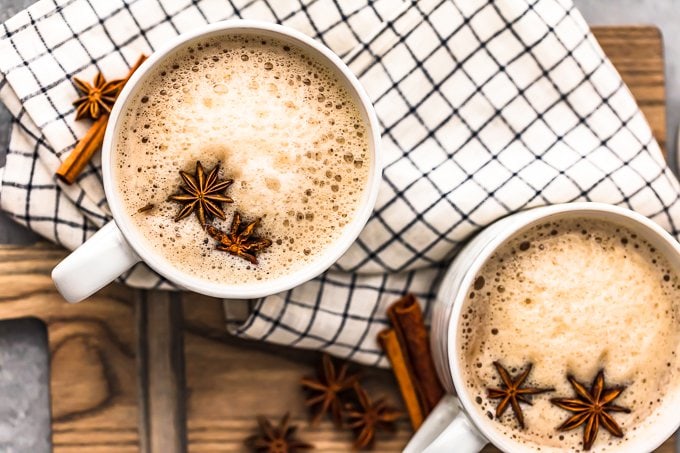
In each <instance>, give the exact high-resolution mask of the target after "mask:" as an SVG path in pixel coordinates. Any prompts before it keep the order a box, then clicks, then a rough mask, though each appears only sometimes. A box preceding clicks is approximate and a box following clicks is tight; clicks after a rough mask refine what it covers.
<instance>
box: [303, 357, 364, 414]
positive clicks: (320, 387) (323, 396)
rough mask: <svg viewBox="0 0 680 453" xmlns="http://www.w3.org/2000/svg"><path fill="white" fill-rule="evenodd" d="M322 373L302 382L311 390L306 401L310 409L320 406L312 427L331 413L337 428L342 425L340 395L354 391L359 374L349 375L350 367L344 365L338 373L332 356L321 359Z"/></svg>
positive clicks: (306, 378) (305, 378) (304, 386)
mask: <svg viewBox="0 0 680 453" xmlns="http://www.w3.org/2000/svg"><path fill="white" fill-rule="evenodd" d="M321 364H322V367H321V372H320V373H318V374H317V377H316V378H311V377H304V378H302V379H301V380H300V384H302V387H303V388H305V389H307V390H309V391H310V393H311V396H310V397H309V398H307V400H305V404H306V405H307V406H309V407H314V406H318V410H317V411H316V414H315V415H314V417H313V418H312V425H316V424H317V423H318V422H319V420H321V417H323V416H324V414H326V413H327V412H329V411H330V413H331V416H332V417H333V422H334V423H335V426H340V425H342V401H341V400H340V394H341V393H343V392H345V391H347V390H350V389H352V387H353V386H354V383H355V382H356V381H357V378H358V375H357V374H348V373H347V370H348V365H347V363H343V364H342V366H340V369H339V370H337V371H336V368H335V365H334V364H333V361H332V360H331V356H329V355H328V354H324V355H323V357H322V359H321Z"/></svg>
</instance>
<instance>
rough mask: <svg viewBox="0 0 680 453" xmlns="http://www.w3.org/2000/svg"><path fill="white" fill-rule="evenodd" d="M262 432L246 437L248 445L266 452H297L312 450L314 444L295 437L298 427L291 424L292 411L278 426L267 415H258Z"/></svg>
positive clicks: (258, 450)
mask: <svg viewBox="0 0 680 453" xmlns="http://www.w3.org/2000/svg"><path fill="white" fill-rule="evenodd" d="M257 423H258V424H259V425H260V433H259V434H255V435H253V436H250V437H249V438H248V439H246V442H245V443H246V446H248V447H250V448H251V449H252V450H254V451H257V452H265V453H295V452H298V451H302V450H311V449H312V448H314V446H313V445H311V444H309V443H307V442H303V441H302V440H300V439H298V438H296V437H295V431H296V430H297V427H296V426H294V425H291V424H290V413H287V414H286V415H284V416H283V418H282V419H281V421H280V422H279V424H278V426H274V425H272V423H271V422H270V421H269V420H268V419H266V418H265V417H258V418H257Z"/></svg>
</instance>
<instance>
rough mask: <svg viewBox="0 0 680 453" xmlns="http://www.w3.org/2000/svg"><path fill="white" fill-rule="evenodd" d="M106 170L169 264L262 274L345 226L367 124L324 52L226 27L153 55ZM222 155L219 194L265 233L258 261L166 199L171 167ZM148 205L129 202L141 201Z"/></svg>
mask: <svg viewBox="0 0 680 453" xmlns="http://www.w3.org/2000/svg"><path fill="white" fill-rule="evenodd" d="M121 130H122V131H123V133H122V134H121V136H122V137H121V138H120V141H119V142H118V144H117V148H116V153H115V161H114V166H115V181H116V184H117V189H118V190H119V192H120V193H121V194H122V198H123V201H124V204H125V206H126V210H127V213H128V215H129V216H130V217H131V219H132V220H133V222H134V224H135V225H136V227H137V228H138V229H139V230H140V232H141V233H142V235H143V236H144V237H145V238H146V239H147V240H148V241H149V242H150V243H151V244H152V246H153V247H154V249H155V250H157V251H158V253H160V254H162V255H163V257H164V258H166V259H167V260H168V261H169V262H170V263H172V264H173V265H174V266H176V267H177V268H179V269H181V270H183V271H185V272H188V273H190V274H193V275H195V276H198V277H201V278H204V279H207V280H211V281H217V282H227V283H230V284H239V283H247V282H253V281H257V280H268V279H273V278H276V277H280V276H282V275H286V274H288V273H290V272H291V271H294V270H296V269H299V268H300V267H302V266H304V265H305V264H307V263H309V262H310V261H311V260H313V259H314V258H315V257H317V256H318V255H319V254H320V253H322V252H323V251H324V249H325V248H326V247H328V246H329V245H330V244H331V243H333V241H335V240H336V239H337V238H338V237H339V236H340V235H341V233H342V231H343V227H345V225H347V224H348V223H349V222H351V220H352V219H353V216H354V214H355V211H356V210H357V209H358V207H359V206H360V203H361V200H362V195H363V192H364V188H365V186H366V184H367V180H368V171H369V168H370V162H369V161H368V159H370V155H369V151H368V146H369V145H368V137H367V136H368V132H367V130H366V125H365V124H364V122H363V120H362V118H361V113H360V110H359V108H358V106H357V104H356V103H355V102H354V100H353V99H352V97H351V96H350V94H349V92H348V91H347V89H346V87H345V86H343V83H342V82H341V81H340V80H339V79H338V77H337V76H336V75H335V73H334V71H333V70H332V69H331V68H330V67H329V66H327V65H326V64H325V63H322V62H320V61H317V60H315V59H313V58H311V57H310V56H308V55H307V54H306V53H304V51H303V50H301V49H298V48H296V47H294V46H289V45H287V44H283V43H281V42H278V41H276V40H273V39H270V38H261V37H257V36H247V35H242V36H241V35H231V36H225V37H220V38H211V39H207V40H203V41H201V42H200V43H197V44H196V43H194V44H193V45H192V46H190V47H187V48H185V49H183V50H181V51H179V52H178V53H176V54H173V56H172V57H171V58H170V59H169V60H168V61H166V62H164V64H161V65H160V67H158V68H157V69H156V70H155V72H154V73H153V74H151V75H150V77H149V78H148V79H147V80H146V81H145V86H144V87H143V89H142V90H141V92H139V93H138V94H137V96H136V98H135V99H134V100H133V102H132V104H131V108H130V109H128V113H127V114H126V116H125V118H124V122H123V124H122V129H121ZM197 160H200V161H201V163H202V164H203V166H204V167H205V168H206V170H208V171H209V170H210V169H211V168H212V167H213V166H214V165H215V164H216V163H218V162H219V163H220V164H221V170H220V177H221V178H222V179H226V178H231V179H234V183H233V184H232V186H231V187H230V188H229V189H227V192H226V193H227V195H228V196H230V197H232V198H233V199H234V201H235V202H234V203H233V204H225V205H224V211H225V214H226V217H227V220H226V221H222V220H219V219H215V222H214V225H215V226H217V227H218V228H221V229H223V230H225V231H226V230H228V229H229V226H230V224H231V218H232V215H233V213H234V211H239V212H240V213H241V215H242V217H243V218H244V221H252V220H254V219H256V218H261V223H260V227H259V228H258V230H257V233H258V235H259V236H266V237H268V238H269V239H271V240H272V242H273V244H272V246H271V247H269V248H268V249H267V250H266V251H264V252H262V253H261V254H260V255H259V256H258V261H259V264H258V265H257V266H253V265H251V264H250V263H249V262H247V261H245V260H243V259H241V258H237V257H234V256H231V255H229V254H227V253H225V252H221V251H217V250H215V241H214V240H212V239H209V238H208V235H207V234H206V233H205V232H204V231H203V229H202V228H201V226H200V225H199V222H198V221H197V220H196V218H195V216H194V215H193V214H192V216H191V217H188V218H186V219H184V220H181V221H179V222H174V220H173V219H174V217H175V215H176V214H177V212H178V211H179V209H180V205H178V204H177V203H173V202H169V201H167V200H166V199H167V197H168V196H169V195H171V194H174V193H178V192H179V190H178V189H179V187H180V185H181V184H182V181H181V179H180V177H179V173H178V171H179V170H184V171H187V172H189V173H191V174H193V173H194V168H195V163H196V161H197ZM149 203H151V204H153V205H154V208H153V209H151V210H149V211H145V212H138V211H139V209H140V208H142V207H143V206H145V205H147V204H149Z"/></svg>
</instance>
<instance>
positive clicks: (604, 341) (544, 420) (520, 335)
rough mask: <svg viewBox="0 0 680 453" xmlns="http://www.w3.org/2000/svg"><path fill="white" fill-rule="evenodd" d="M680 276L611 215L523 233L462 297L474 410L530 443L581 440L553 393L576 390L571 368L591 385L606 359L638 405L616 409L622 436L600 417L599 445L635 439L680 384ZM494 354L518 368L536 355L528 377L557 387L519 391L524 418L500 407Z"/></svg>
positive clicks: (577, 444) (608, 370)
mask: <svg viewBox="0 0 680 453" xmlns="http://www.w3.org/2000/svg"><path fill="white" fill-rule="evenodd" d="M679 284H680V282H679V280H678V275H676V273H674V272H673V270H672V269H671V266H670V264H669V262H668V260H667V259H666V258H665V257H664V256H663V255H662V254H661V253H660V252H659V251H658V250H656V249H655V247H654V246H653V245H652V244H650V243H648V242H647V241H646V240H645V238H643V237H639V236H638V235H636V234H635V233H634V232H632V231H630V230H628V229H626V228H624V227H621V226H618V225H615V224H612V223H608V222H604V221H599V220H592V219H585V218H582V219H574V220H558V221H555V222H550V223H544V224H541V225H537V226H533V227H531V228H530V229H528V230H526V231H524V232H522V233H519V234H518V236H516V237H514V238H513V239H511V240H510V241H508V242H507V243H506V244H505V245H503V246H502V247H501V248H499V250H498V251H497V252H496V253H495V254H494V255H493V256H492V257H491V258H490V259H489V260H488V262H487V264H485V265H484V267H483V268H482V270H481V272H480V273H479V274H478V276H477V278H476V281H475V283H474V285H473V288H471V289H470V292H469V294H468V295H467V300H466V302H465V305H464V306H463V312H462V313H463V315H462V318H461V325H460V326H459V330H458V331H459V333H458V335H459V344H460V345H461V346H460V348H459V351H458V352H457V353H458V354H459V357H460V360H461V364H462V366H463V373H462V375H463V379H464V382H465V385H466V387H467V391H468V392H469V393H470V395H471V396H472V400H473V401H475V403H474V404H475V406H476V408H477V410H478V411H479V412H480V413H481V414H482V415H483V416H485V417H488V418H489V419H491V420H493V421H492V423H494V424H495V425H496V428H497V429H499V430H500V431H501V432H502V433H504V434H505V435H507V436H509V437H511V438H513V439H515V440H516V441H518V442H520V443H522V444H523V445H524V446H525V447H526V449H527V451H552V450H551V448H554V449H560V450H564V451H581V450H582V449H583V444H582V440H583V426H581V427H579V428H577V429H575V430H573V431H568V432H558V431H557V430H556V428H557V427H559V426H560V425H561V424H562V423H563V422H564V421H565V420H567V418H569V417H570V416H572V415H574V414H573V413H571V412H568V411H566V410H563V409H561V408H559V407H557V406H556V405H554V404H551V402H550V399H551V398H575V392H574V390H573V388H572V386H571V385H570V384H569V382H568V381H567V378H566V376H567V375H570V374H571V375H573V376H574V377H575V378H576V379H577V380H578V381H579V382H581V383H583V384H585V385H586V388H587V389H588V390H589V389H590V386H591V383H592V381H593V379H594V378H595V376H596V374H597V373H598V371H599V370H604V373H605V378H606V384H607V386H608V387H609V386H611V387H615V386H625V387H626V389H625V390H624V391H623V393H621V395H620V396H619V397H618V398H617V399H616V400H615V401H614V404H616V405H619V406H623V407H626V408H629V409H630V410H631V412H630V413H628V414H627V413H622V412H612V413H611V414H612V416H613V418H614V419H615V420H616V422H617V423H618V424H619V426H620V427H621V428H622V429H623V432H624V437H623V438H621V439H619V438H617V437H614V436H612V435H610V433H609V432H607V431H606V430H605V429H604V428H602V427H600V429H599V434H598V436H597V439H596V441H595V443H594V445H593V447H592V449H591V451H627V450H626V443H627V441H628V440H629V439H631V438H632V437H635V435H636V430H638V429H640V428H642V427H643V426H646V425H650V424H654V422H655V420H656V419H657V417H658V410H659V408H660V407H661V405H662V404H663V399H664V395H668V394H670V393H671V392H673V391H678V390H677V387H678V383H679V382H680V359H679V357H678V348H679V346H680V324H679V321H680V286H679ZM494 361H499V362H500V363H501V364H502V365H503V366H504V367H505V368H507V369H508V371H509V372H510V374H511V375H512V376H517V375H519V374H520V372H522V371H523V370H524V369H525V366H526V365H527V364H529V363H531V364H533V369H532V371H531V373H530V375H529V376H528V379H527V382H526V383H525V385H526V386H529V387H537V388H547V387H552V388H554V389H555V390H554V391H553V392H549V393H544V394H540V395H535V396H533V397H530V399H531V401H532V403H533V405H528V404H524V403H521V408H522V412H523V414H524V417H525V424H526V427H525V428H524V429H519V428H518V424H517V421H516V420H515V418H514V416H513V412H512V409H511V408H510V407H509V408H508V410H507V411H506V412H505V415H504V416H503V417H502V418H501V419H500V420H496V419H495V417H494V414H495V410H496V406H497V404H498V402H499V400H494V399H489V398H488V393H487V389H488V388H499V387H501V382H500V379H499V377H498V373H497V371H496V369H495V368H494V365H493V362H494Z"/></svg>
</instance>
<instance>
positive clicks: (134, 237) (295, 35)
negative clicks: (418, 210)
mask: <svg viewBox="0 0 680 453" xmlns="http://www.w3.org/2000/svg"><path fill="white" fill-rule="evenodd" d="M221 33H222V34H228V33H234V34H238V33H244V34H258V33H262V34H267V35H270V36H273V37H274V38H276V39H279V40H281V41H283V42H287V43H291V44H293V45H297V46H298V47H301V48H302V49H303V50H304V51H306V52H309V53H311V54H312V55H313V56H314V57H316V58H319V59H320V60H321V61H323V62H325V63H326V64H328V65H329V67H330V68H331V70H333V71H334V72H335V74H336V75H337V76H338V78H339V79H340V80H342V81H343V82H344V84H345V86H346V88H347V89H348V90H349V92H350V94H351V95H352V97H353V98H354V99H355V101H356V102H357V107H358V108H359V109H360V111H361V113H362V116H364V119H365V121H366V127H367V129H368V131H369V133H370V135H371V136H370V140H369V149H368V151H369V153H370V154H371V164H370V165H371V168H370V170H369V173H368V180H367V183H366V186H365V188H364V193H363V196H362V202H361V205H360V206H359V208H358V209H357V211H356V212H355V213H354V216H353V219H352V221H351V223H350V224H349V225H347V226H345V227H344V230H343V232H342V234H341V235H340V237H339V238H338V239H337V240H336V241H334V242H333V243H332V244H331V245H329V246H328V247H327V248H326V249H325V250H324V251H322V252H321V253H320V254H319V255H318V257H317V258H316V259H314V260H313V261H312V262H310V263H309V264H307V265H305V266H303V267H302V268H300V269H298V270H296V271H294V272H292V273H290V274H285V275H282V276H280V277H277V278H275V279H272V280H266V281H263V282H254V283H248V284H228V283H217V282H210V281H206V280H203V279H200V278H199V277H195V276H193V275H191V274H189V273H188V272H185V271H182V270H180V269H179V268H177V267H175V266H174V265H172V264H170V262H169V261H168V260H166V259H165V258H162V256H161V255H160V254H159V253H156V252H155V251H154V250H153V247H152V246H151V244H150V243H148V241H146V239H145V238H144V237H143V235H142V234H141V233H139V232H138V231H137V230H136V229H135V227H134V226H133V224H132V221H131V219H129V218H128V217H129V216H128V215H127V214H126V211H125V208H124V207H123V206H122V200H121V197H120V196H119V194H118V193H117V191H116V188H115V185H114V183H113V173H114V169H113V165H112V162H111V160H112V157H113V152H114V146H115V145H116V141H117V137H118V135H119V134H118V132H119V128H120V125H121V118H122V113H123V112H124V111H125V109H126V108H127V106H128V103H129V101H130V97H131V94H133V93H134V92H135V90H136V88H137V86H138V85H139V83H140V81H142V82H143V81H144V78H145V77H146V76H147V74H148V73H149V72H150V71H151V70H152V69H154V68H156V67H157V65H158V64H160V63H162V62H163V61H164V60H165V59H166V57H168V56H169V55H170V54H172V53H173V52H175V51H179V50H180V49H181V48H183V47H184V46H186V45H188V43H190V42H191V41H194V40H197V39H201V38H204V37H208V36H213V35H219V34H221ZM118 98H119V100H120V101H119V102H116V103H115V104H114V106H113V109H112V110H111V114H110V117H109V124H110V127H107V128H106V133H105V136H104V141H103V144H102V177H103V181H104V191H105V193H106V199H107V202H108V205H109V208H110V210H111V213H112V215H113V220H114V222H115V223H116V225H117V226H118V228H119V229H120V231H121V233H122V235H123V237H124V238H125V240H126V241H127V242H128V244H129V245H130V246H131V247H132V249H133V250H134V251H135V252H136V253H137V255H138V256H139V257H140V259H141V260H142V261H143V262H144V263H146V264H147V265H148V266H149V267H151V268H152V269H153V270H154V271H156V272H157V273H159V274H160V275H162V276H163V277H164V278H166V279H167V280H169V281H170V282H172V283H174V284H176V285H178V286H180V287H181V288H183V289H188V290H191V291H194V292H197V293H201V294H205V295H208V296H213V297H221V298H230V299H253V298H259V297H265V296H269V295H272V294H276V293H279V292H282V291H286V290H289V289H291V288H294V287H296V286H298V285H301V284H302V283H305V282H307V281H309V280H311V279H312V278H314V277H316V276H318V275H319V274H321V273H322V272H324V271H326V270H327V269H328V268H330V267H331V266H332V265H333V264H334V263H335V262H336V261H337V260H338V259H339V258H340V257H341V256H342V255H343V254H344V253H345V252H346V251H347V249H349V247H350V246H351V245H352V244H353V243H354V242H355V241H356V239H357V237H358V236H359V234H360V233H361V231H362V230H363V228H364V226H365V225H366V222H367V221H368V219H369V217H370V215H371V214H372V212H373V208H374V207H375V203H376V200H377V197H378V189H379V186H380V182H381V180H382V163H381V160H380V136H381V134H380V129H379V123H378V119H377V116H376V113H375V109H374V107H373V103H372V102H371V100H370V98H369V96H368V94H367V93H366V91H365V89H364V88H363V86H362V85H361V83H360V82H359V80H358V79H357V77H356V76H355V75H354V74H353V73H352V71H351V70H350V69H349V67H348V66H347V65H346V64H345V63H344V62H343V61H342V60H341V59H340V57H339V56H338V55H337V54H335V52H333V51H332V50H330V49H329V48H328V47H326V46H325V45H324V44H322V43H320V42H318V41H316V40H315V39H313V38H311V37H309V36H307V35H305V34H304V33H302V32H300V31H297V30H295V29H293V28H290V27H286V26H283V25H279V24H274V23H270V22H265V21H256V20H243V19H230V20H225V21H220V22H215V23H212V24H208V25H206V26H202V27H199V28H198V29H196V30H194V31H190V32H185V33H182V34H180V35H178V36H176V37H175V38H173V39H172V40H171V41H170V42H168V43H167V44H166V45H164V46H162V47H160V48H159V49H157V50H155V51H154V52H153V53H152V54H151V55H150V56H149V58H147V59H146V61H144V63H143V64H142V65H141V66H140V67H139V69H137V70H136V71H135V72H134V74H133V75H132V76H131V77H130V79H129V80H128V82H127V83H126V84H125V86H124V87H123V90H122V91H121V93H120V94H119V96H118Z"/></svg>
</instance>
